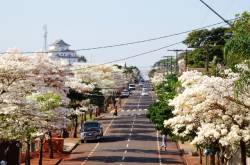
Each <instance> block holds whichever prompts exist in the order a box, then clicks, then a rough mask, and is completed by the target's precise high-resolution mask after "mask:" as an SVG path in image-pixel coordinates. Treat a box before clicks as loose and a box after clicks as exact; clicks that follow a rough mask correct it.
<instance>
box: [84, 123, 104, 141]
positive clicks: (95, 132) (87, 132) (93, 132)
mask: <svg viewBox="0 0 250 165" xmlns="http://www.w3.org/2000/svg"><path fill="white" fill-rule="evenodd" d="M102 137H103V128H102V125H101V123H99V122H97V121H87V122H85V123H84V124H83V125H82V129H81V142H82V143H86V142H87V141H88V140H100V139H101V138H102Z"/></svg>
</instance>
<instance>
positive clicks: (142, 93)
mask: <svg viewBox="0 0 250 165" xmlns="http://www.w3.org/2000/svg"><path fill="white" fill-rule="evenodd" d="M148 95H149V93H148V89H147V88H142V92H141V96H148Z"/></svg>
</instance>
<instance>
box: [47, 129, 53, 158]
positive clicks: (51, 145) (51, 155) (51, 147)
mask: <svg viewBox="0 0 250 165" xmlns="http://www.w3.org/2000/svg"><path fill="white" fill-rule="evenodd" d="M48 134H49V140H48V144H49V158H51V159H53V158H54V154H53V144H52V134H51V131H49V133H48Z"/></svg>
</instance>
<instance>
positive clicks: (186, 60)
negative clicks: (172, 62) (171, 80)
mask: <svg viewBox="0 0 250 165" xmlns="http://www.w3.org/2000/svg"><path fill="white" fill-rule="evenodd" d="M168 51H174V52H176V73H178V52H184V51H185V57H184V60H185V71H187V67H188V52H189V51H191V50H189V49H173V50H168Z"/></svg>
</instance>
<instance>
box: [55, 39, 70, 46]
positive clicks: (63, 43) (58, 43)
mask: <svg viewBox="0 0 250 165" xmlns="http://www.w3.org/2000/svg"><path fill="white" fill-rule="evenodd" d="M52 45H60V46H70V45H69V44H67V43H66V42H64V41H63V40H62V39H59V40H56V41H55V42H54V43H53V44H52Z"/></svg>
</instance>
